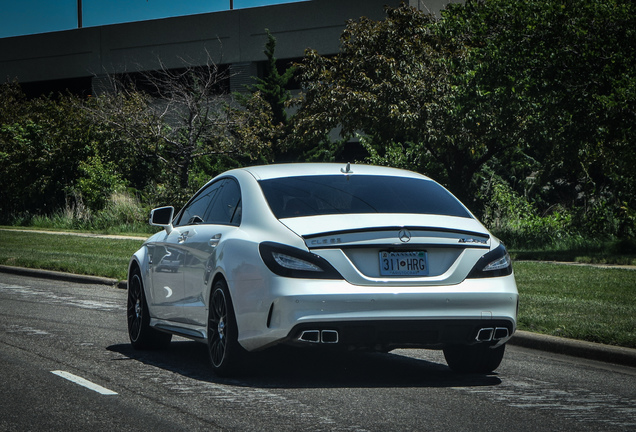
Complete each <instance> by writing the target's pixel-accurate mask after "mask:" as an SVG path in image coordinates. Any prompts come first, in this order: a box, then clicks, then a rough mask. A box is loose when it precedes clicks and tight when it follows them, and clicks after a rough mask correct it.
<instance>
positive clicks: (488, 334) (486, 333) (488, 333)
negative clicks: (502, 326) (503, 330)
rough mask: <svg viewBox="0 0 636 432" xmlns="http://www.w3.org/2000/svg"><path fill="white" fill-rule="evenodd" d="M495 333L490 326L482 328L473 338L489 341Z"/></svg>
mask: <svg viewBox="0 0 636 432" xmlns="http://www.w3.org/2000/svg"><path fill="white" fill-rule="evenodd" d="M494 334H495V329H494V328H492V327H490V328H482V329H479V331H478V332H477V337H476V338H475V339H476V340H478V341H479V342H490V341H491V340H492V339H493V335H494Z"/></svg>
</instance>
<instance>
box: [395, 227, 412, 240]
mask: <svg viewBox="0 0 636 432" xmlns="http://www.w3.org/2000/svg"><path fill="white" fill-rule="evenodd" d="M398 238H399V239H400V241H401V242H402V243H407V242H409V241H410V240H411V233H410V232H409V230H407V229H403V230H400V232H399V233H398Z"/></svg>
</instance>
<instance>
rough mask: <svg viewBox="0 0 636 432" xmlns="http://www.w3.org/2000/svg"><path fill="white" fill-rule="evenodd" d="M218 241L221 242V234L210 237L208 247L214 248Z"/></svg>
mask: <svg viewBox="0 0 636 432" xmlns="http://www.w3.org/2000/svg"><path fill="white" fill-rule="evenodd" d="M220 241H221V234H215V235H213V236H212V238H211V239H210V241H209V242H208V244H209V245H210V247H213V248H215V247H217V246H218V245H219V242H220Z"/></svg>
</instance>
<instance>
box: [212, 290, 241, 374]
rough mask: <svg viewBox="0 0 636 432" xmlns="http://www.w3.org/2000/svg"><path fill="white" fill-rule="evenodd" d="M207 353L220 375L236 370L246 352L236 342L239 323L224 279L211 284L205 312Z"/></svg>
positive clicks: (239, 366) (215, 371)
mask: <svg viewBox="0 0 636 432" xmlns="http://www.w3.org/2000/svg"><path fill="white" fill-rule="evenodd" d="M208 354H209V356H210V364H211V365H212V370H213V371H214V373H216V374H217V375H219V376H230V375H234V374H236V373H237V372H238V371H239V370H240V368H241V366H242V363H243V360H244V358H245V355H246V351H245V349H244V348H243V347H242V346H241V345H240V344H239V343H238V326H237V324H236V317H235V315H234V307H233V306H232V299H231V298H230V293H229V290H228V288H227V284H226V283H225V281H223V280H219V281H217V282H216V283H215V284H214V287H213V288H212V292H211V294H210V304H209V312H208Z"/></svg>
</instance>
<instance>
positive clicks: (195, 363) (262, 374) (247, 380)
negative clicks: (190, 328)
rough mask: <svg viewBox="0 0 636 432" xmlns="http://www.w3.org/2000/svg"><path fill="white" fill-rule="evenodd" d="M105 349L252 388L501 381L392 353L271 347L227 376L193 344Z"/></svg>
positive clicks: (209, 379)
mask: <svg viewBox="0 0 636 432" xmlns="http://www.w3.org/2000/svg"><path fill="white" fill-rule="evenodd" d="M107 349H108V350H109V351H113V352H117V353H120V354H122V355H123V356H125V357H126V358H128V359H131V360H135V361H140V362H143V363H144V364H147V365H151V366H154V367H158V368H161V369H165V370H169V371H171V372H174V373H178V374H180V375H183V376H186V377H189V378H192V379H196V380H201V381H206V382H213V383H219V384H227V385H235V386H243V387H254V388H385V387H398V388H399V387H403V388H410V387H481V386H496V385H499V384H501V379H500V378H499V377H498V376H497V375H496V374H488V375H484V374H457V373H454V372H452V371H451V370H450V369H449V368H448V366H446V364H442V363H437V362H434V361H427V360H422V359H417V358H413V357H408V356H405V355H401V354H393V353H388V354H382V353H371V352H353V353H344V352H338V351H321V350H312V349H297V348H292V347H275V348H271V349H269V350H266V351H263V352H259V353H253V354H250V355H249V356H248V360H247V362H246V365H245V367H244V372H242V373H241V374H240V375H237V376H235V377H233V378H231V379H230V378H222V377H218V376H216V375H215V374H214V372H212V369H211V367H210V364H209V360H208V354H207V347H206V346H205V345H203V344H201V343H197V342H191V341H173V342H172V343H171V344H170V346H169V347H168V348H167V349H163V350H157V351H138V350H135V349H133V348H132V346H131V345H130V344H118V345H111V346H109V347H108V348H107ZM400 353H401V352H400Z"/></svg>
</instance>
